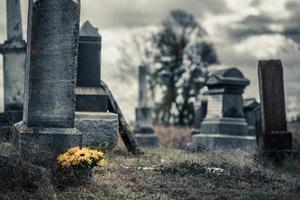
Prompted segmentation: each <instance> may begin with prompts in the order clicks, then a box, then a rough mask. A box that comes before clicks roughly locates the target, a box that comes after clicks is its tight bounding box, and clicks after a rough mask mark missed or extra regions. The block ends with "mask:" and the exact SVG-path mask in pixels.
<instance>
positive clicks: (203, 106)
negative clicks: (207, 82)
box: [191, 94, 207, 135]
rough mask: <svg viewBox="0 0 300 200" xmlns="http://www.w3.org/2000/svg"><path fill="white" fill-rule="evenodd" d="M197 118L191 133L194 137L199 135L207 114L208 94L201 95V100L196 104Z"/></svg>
mask: <svg viewBox="0 0 300 200" xmlns="http://www.w3.org/2000/svg"><path fill="white" fill-rule="evenodd" d="M194 110H195V117H194V128H193V130H192V132H191V134H192V135H195V134H199V133H200V129H201V124H202V122H203V120H204V118H205V116H206V114H207V98H206V94H202V95H201V99H200V100H196V102H195V103H194Z"/></svg>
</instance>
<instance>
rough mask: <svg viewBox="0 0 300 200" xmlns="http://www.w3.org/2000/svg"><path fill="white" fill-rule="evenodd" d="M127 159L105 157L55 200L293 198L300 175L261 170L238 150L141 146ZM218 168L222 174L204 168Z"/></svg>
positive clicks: (120, 154) (298, 191)
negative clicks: (89, 176)
mask: <svg viewBox="0 0 300 200" xmlns="http://www.w3.org/2000/svg"><path fill="white" fill-rule="evenodd" d="M144 151H145V152H146V154H145V155H144V156H140V157H131V156H127V155H125V154H124V152H122V151H117V152H115V153H112V154H110V155H108V160H107V161H108V163H107V164H106V166H105V168H104V169H101V170H99V171H96V172H95V175H94V177H93V180H92V181H91V183H90V184H88V185H86V186H82V187H79V188H68V189H67V190H65V191H62V192H59V193H58V197H59V199H230V200H232V199H249V200H250V199H297V198H300V185H299V182H297V181H299V179H297V177H293V178H292V175H291V174H288V173H287V174H285V173H281V174H277V173H275V171H274V170H273V169H272V168H268V169H262V168H260V167H259V166H258V165H257V164H256V163H255V162H254V161H253V159H252V156H251V155H249V154H247V153H245V152H242V151H228V152H218V151H214V152H206V153H200V154H187V153H185V152H184V151H181V150H176V149H164V148H161V149H156V150H150V149H144ZM209 167H219V168H222V169H224V173H222V174H214V173H207V172H205V171H203V169H207V168H209Z"/></svg>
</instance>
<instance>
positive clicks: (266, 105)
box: [258, 60, 292, 159]
mask: <svg viewBox="0 0 300 200" xmlns="http://www.w3.org/2000/svg"><path fill="white" fill-rule="evenodd" d="M258 77H259V90H260V101H261V109H262V112H261V114H262V115H261V116H262V132H261V134H260V135H258V145H259V151H260V152H261V153H262V154H263V155H265V156H267V157H273V158H275V159H277V158H281V157H282V156H284V155H286V154H288V153H291V150H292V134H291V133H289V132H288V131H287V122H286V111H285V98H284V86H283V85H284V83H283V69H282V64H281V61H280V60H268V61H259V63H258Z"/></svg>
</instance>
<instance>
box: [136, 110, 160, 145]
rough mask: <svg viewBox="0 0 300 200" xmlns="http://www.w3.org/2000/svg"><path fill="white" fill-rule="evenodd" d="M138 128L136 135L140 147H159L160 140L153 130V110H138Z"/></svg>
mask: <svg viewBox="0 0 300 200" xmlns="http://www.w3.org/2000/svg"><path fill="white" fill-rule="evenodd" d="M135 112H136V123H137V125H136V127H135V129H134V131H133V132H134V135H135V138H136V141H137V143H138V145H139V146H144V147H159V140H158V137H157V136H156V134H155V132H154V130H153V128H152V116H151V113H152V109H151V108H148V107H142V108H137V109H136V110H135Z"/></svg>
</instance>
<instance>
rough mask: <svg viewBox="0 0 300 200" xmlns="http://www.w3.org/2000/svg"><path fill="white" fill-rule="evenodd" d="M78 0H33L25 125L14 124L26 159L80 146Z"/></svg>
mask: <svg viewBox="0 0 300 200" xmlns="http://www.w3.org/2000/svg"><path fill="white" fill-rule="evenodd" d="M79 15H80V0H73V1H69V0H59V1H44V0H30V1H29V14H28V40H27V41H28V44H27V56H26V59H27V60H26V77H25V79H26V81H25V103H24V116H23V121H22V122H19V123H17V124H15V125H14V143H15V145H16V147H17V149H18V150H19V151H20V152H21V154H22V156H23V157H25V158H27V159H35V156H34V155H40V154H41V152H43V153H44V152H48V153H52V154H49V155H52V156H54V157H55V156H56V155H58V154H60V153H63V152H64V151H66V150H67V149H68V148H70V147H74V146H81V142H82V135H81V133H80V132H79V131H78V130H77V129H75V128H74V117H75V84H76V82H75V80H76V74H77V56H78V38H79V35H78V33H79Z"/></svg>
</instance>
